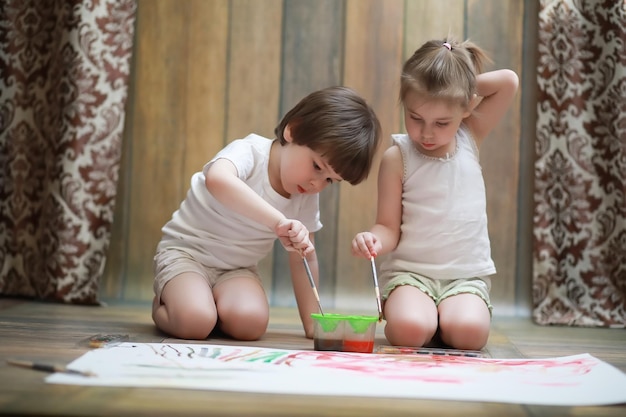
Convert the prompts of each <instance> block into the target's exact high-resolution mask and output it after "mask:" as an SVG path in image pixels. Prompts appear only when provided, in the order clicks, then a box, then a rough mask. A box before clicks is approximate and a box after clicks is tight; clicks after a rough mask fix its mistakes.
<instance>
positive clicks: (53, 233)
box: [0, 0, 136, 304]
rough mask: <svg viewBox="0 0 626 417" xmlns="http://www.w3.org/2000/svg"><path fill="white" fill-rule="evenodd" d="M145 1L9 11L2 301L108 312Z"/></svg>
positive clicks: (18, 3)
mask: <svg viewBox="0 0 626 417" xmlns="http://www.w3.org/2000/svg"><path fill="white" fill-rule="evenodd" d="M135 12H136V4H135V0H121V1H118V0H101V1H93V2H86V1H76V0H73V1H65V0H57V1H23V0H5V1H3V2H2V3H1V5H0V98H1V99H0V294H1V295H8V296H21V297H28V298H35V299H45V300H54V301H59V302H66V303H76V304H97V303H98V291H99V280H100V278H101V275H102V272H103V269H104V264H105V261H106V254H107V250H108V245H109V238H110V230H111V224H112V222H113V211H114V205H115V192H116V188H117V179H118V170H119V163H120V156H121V139H122V133H123V127H124V110H125V102H126V97H127V89H128V80H129V74H130V63H131V54H132V44H133V32H134V20H135Z"/></svg>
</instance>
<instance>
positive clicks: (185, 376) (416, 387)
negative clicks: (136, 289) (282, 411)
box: [46, 343, 626, 406]
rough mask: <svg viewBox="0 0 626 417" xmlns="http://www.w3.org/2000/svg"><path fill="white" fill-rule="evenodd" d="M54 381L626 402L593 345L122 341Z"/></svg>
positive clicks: (618, 375)
mask: <svg viewBox="0 0 626 417" xmlns="http://www.w3.org/2000/svg"><path fill="white" fill-rule="evenodd" d="M68 368H70V369H76V370H81V371H91V372H93V373H95V374H96V376H93V377H83V376H77V375H71V374H64V373H55V374H52V375H50V376H48V377H47V378H46V382H48V383H54V384H73V385H92V386H127V387H166V388H181V389H198V390H216V391H241V392H257V393H272V394H299V395H341V396H366V397H399V398H415V399H435V400H459V401H486V402H503V403H518V404H541V405H562V406H579V405H586V406H590V405H608V404H621V403H626V374H624V373H623V372H621V371H620V370H618V369H617V368H615V367H613V366H611V365H609V364H607V363H605V362H603V361H600V360H599V359H597V358H595V357H593V356H591V355H589V354H581V355H575V356H567V357H559V358H551V359H491V358H469V357H456V356H436V355H435V356H430V355H389V354H361V353H343V352H320V351H301V350H285V349H270V348H259V347H242V346H223V345H210V344H206V345H205V344H162V343H122V344H120V345H117V346H114V347H109V348H101V349H96V350H92V351H89V352H87V353H85V354H84V355H83V356H81V357H80V358H78V359H76V360H75V361H73V362H72V363H71V364H70V365H69V366H68Z"/></svg>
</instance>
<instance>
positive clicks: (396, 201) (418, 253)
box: [352, 39, 518, 350]
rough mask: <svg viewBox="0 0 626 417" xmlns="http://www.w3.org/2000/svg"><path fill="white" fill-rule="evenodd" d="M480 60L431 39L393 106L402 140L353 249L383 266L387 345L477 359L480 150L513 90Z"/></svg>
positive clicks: (483, 323)
mask: <svg viewBox="0 0 626 417" xmlns="http://www.w3.org/2000/svg"><path fill="white" fill-rule="evenodd" d="M486 59H487V57H486V55H485V54H484V52H483V51H482V50H481V49H480V48H479V47H477V46H476V45H475V44H473V43H471V42H469V41H465V42H462V43H458V42H455V41H454V40H451V39H447V40H434V41H429V42H426V43H425V44H424V45H422V46H421V47H420V48H419V49H418V50H417V51H416V52H415V53H414V54H413V56H412V57H411V58H409V60H408V61H407V62H406V63H405V64H404V66H403V69H402V77H401V81H400V102H401V103H402V105H403V107H404V118H405V127H406V131H407V134H399V135H393V136H392V141H393V146H391V147H390V148H389V149H387V150H386V151H385V153H384V155H383V158H382V161H381V165H380V171H379V177H378V214H377V218H376V224H375V225H374V226H373V227H372V228H371V229H370V231H369V232H362V233H358V234H357V235H356V236H355V238H354V239H353V241H352V252H353V254H354V255H355V256H360V257H364V258H368V259H369V258H370V257H372V256H374V257H375V256H378V255H382V254H386V253H389V254H390V255H389V257H388V259H386V261H385V262H384V263H383V264H382V265H381V272H382V274H381V277H382V280H383V282H385V283H386V285H385V286H384V288H383V291H382V297H383V300H384V317H385V320H386V321H387V324H386V327H385V335H386V337H387V339H388V341H389V343H391V344H393V345H403V346H423V345H425V344H427V343H428V342H429V341H430V340H431V339H432V338H433V336H434V335H435V334H436V333H437V331H439V336H440V338H441V340H442V341H443V343H445V344H447V345H449V346H451V347H454V348H457V349H471V350H478V349H481V348H483V347H484V345H485V344H486V343H487V338H488V336H489V328H490V323H491V304H490V301H489V290H490V285H491V284H490V279H489V275H492V274H494V273H495V271H496V270H495V267H494V263H493V261H492V259H491V250H490V242H489V236H488V234H487V214H486V197H485V186H484V181H483V177H482V173H481V167H480V165H479V159H478V146H479V145H480V144H481V143H482V141H483V140H484V139H485V137H486V136H487V135H488V134H489V132H490V131H491V130H492V129H493V128H494V126H495V125H496V124H497V123H498V122H499V121H500V119H501V118H502V117H503V116H504V114H505V113H506V111H507V109H508V107H509V105H510V104H511V101H512V100H513V97H514V96H515V93H516V91H517V85H518V78H517V75H516V74H515V73H514V72H512V71H510V70H505V69H503V70H498V71H493V72H487V73H482V74H481V70H482V65H483V62H484V61H485V60H486Z"/></svg>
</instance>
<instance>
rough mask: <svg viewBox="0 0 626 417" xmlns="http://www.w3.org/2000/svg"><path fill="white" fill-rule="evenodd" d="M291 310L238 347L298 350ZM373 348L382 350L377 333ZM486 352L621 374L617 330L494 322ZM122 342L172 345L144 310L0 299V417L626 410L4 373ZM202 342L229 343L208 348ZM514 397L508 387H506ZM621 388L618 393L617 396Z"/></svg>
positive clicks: (625, 337) (301, 343) (622, 337)
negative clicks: (110, 384)
mask: <svg viewBox="0 0 626 417" xmlns="http://www.w3.org/2000/svg"><path fill="white" fill-rule="evenodd" d="M297 320H298V319H297V313H296V312H295V311H291V310H273V311H272V316H271V322H270V329H269V331H268V333H267V335H266V336H265V337H264V338H263V339H262V340H260V341H258V342H256V343H249V342H248V343H245V344H247V345H255V346H263V347H277V348H287V349H301V350H307V349H312V348H313V342H312V341H311V340H309V339H306V338H304V336H303V333H302V331H301V330H300V326H299V322H298V321H297ZM378 327H379V329H378V330H379V332H377V333H378V335H377V340H376V341H377V343H381V344H384V343H385V341H384V337H383V334H382V327H383V326H378ZM492 329H493V330H492V333H491V337H490V340H489V343H488V345H487V348H486V353H487V354H488V355H489V356H491V357H495V358H526V357H527V358H547V357H555V356H565V355H573V354H579V353H590V354H592V355H593V356H595V357H597V358H599V359H601V360H603V361H606V362H608V363H610V364H612V365H614V366H616V367H617V368H619V369H620V370H622V371H624V372H626V331H624V330H623V329H595V328H565V327H541V326H536V325H534V324H533V323H531V322H530V321H529V320H528V319H525V318H503V317H495V318H494V322H493V327H492ZM99 333H101V334H112V333H120V334H128V335H129V336H130V340H131V341H135V342H164V341H168V342H173V341H176V340H173V339H167V338H166V337H165V336H164V335H162V334H160V333H159V332H158V331H157V330H155V328H154V325H153V324H152V320H151V318H150V306H149V305H147V304H135V305H130V304H119V305H108V306H106V307H86V306H68V305H57V304H49V303H39V302H32V301H25V300H16V299H2V298H0V360H1V363H0V415H2V416H7V415H11V416H17V415H22V416H44V415H45V416H361V417H368V416H381V415H387V416H421V415H424V416H426V415H437V416H461V415H462V416H481V417H484V416H594V417H595V416H624V415H626V404H623V405H620V406H606V407H547V406H529V405H523V404H500V403H483V402H460V401H434V400H432V401H428V400H411V399H400V400H398V399H393V400H392V399H385V398H345V397H319V396H296V395H282V396H281V395H264V394H249V393H233V392H215V391H194V390H174V389H147V388H131V389H129V388H105V387H82V386H70V385H55V384H46V383H45V382H44V377H45V375H46V374H44V373H42V372H39V371H34V370H30V369H23V368H18V367H14V366H9V365H7V364H6V360H7V359H8V358H19V359H27V360H35V361H42V362H53V363H58V364H67V363H69V362H71V361H72V360H74V359H76V358H77V357H79V356H80V355H82V354H83V353H84V352H86V351H87V350H88V349H89V348H88V347H87V346H86V344H85V340H86V339H87V338H89V337H90V336H93V335H95V334H99ZM211 343H223V344H231V345H234V344H237V342H234V341H232V340H224V339H211ZM511 388H512V389H515V387H511ZM624 389H626V387H624Z"/></svg>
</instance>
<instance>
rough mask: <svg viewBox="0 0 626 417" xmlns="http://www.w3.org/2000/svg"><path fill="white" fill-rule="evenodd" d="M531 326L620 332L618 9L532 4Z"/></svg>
mask: <svg viewBox="0 0 626 417" xmlns="http://www.w3.org/2000/svg"><path fill="white" fill-rule="evenodd" d="M539 13H540V14H539V45H538V47H539V55H538V66H539V68H538V77H537V80H538V84H539V93H538V121H537V141H536V162H535V213H534V277H533V299H534V311H533V317H534V320H535V321H536V322H537V323H539V324H566V325H575V326H603V327H609V326H610V327H625V326H626V2H625V1H624V0H541V1H540V12H539Z"/></svg>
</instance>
